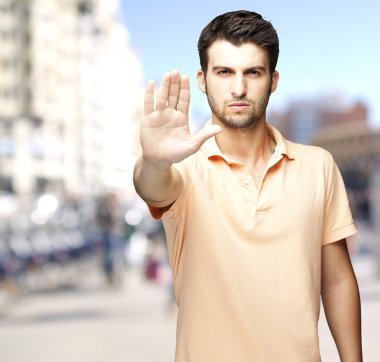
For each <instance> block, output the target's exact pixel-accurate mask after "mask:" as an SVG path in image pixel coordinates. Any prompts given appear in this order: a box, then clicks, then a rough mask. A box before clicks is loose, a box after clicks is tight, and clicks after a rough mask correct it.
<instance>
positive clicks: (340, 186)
mask: <svg viewBox="0 0 380 362" xmlns="http://www.w3.org/2000/svg"><path fill="white" fill-rule="evenodd" d="M327 167H328V172H327V183H326V197H325V213H324V230H323V240H322V244H329V243H333V242H335V241H339V240H341V239H344V238H346V237H348V236H351V235H353V234H355V233H356V232H357V229H356V226H355V224H354V220H353V218H352V214H351V210H350V206H349V202H348V198H347V193H346V188H345V186H344V182H343V178H342V175H341V173H340V171H339V169H338V166H337V165H336V163H335V162H334V160H333V158H332V157H331V155H330V162H329V164H328V166H327Z"/></svg>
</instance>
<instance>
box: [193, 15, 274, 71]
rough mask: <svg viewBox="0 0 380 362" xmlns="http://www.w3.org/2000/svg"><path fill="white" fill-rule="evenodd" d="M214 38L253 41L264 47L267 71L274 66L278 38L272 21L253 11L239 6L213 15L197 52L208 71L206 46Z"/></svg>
mask: <svg viewBox="0 0 380 362" xmlns="http://www.w3.org/2000/svg"><path fill="white" fill-rule="evenodd" d="M216 40H227V41H229V42H230V43H232V44H234V45H237V46H239V45H242V44H243V43H250V42H251V43H255V44H256V45H258V46H259V47H261V48H263V49H265V50H266V52H267V54H268V59H269V67H270V72H271V73H273V72H274V71H275V69H276V65H277V59H278V53H279V41H278V36H277V33H276V30H275V29H274V28H273V25H272V24H271V23H270V22H269V21H267V20H264V19H263V17H262V16H261V15H260V14H257V13H255V12H251V11H246V10H239V11H232V12H228V13H224V14H222V15H219V16H217V17H216V18H215V19H213V20H212V21H211V22H210V23H209V24H208V25H207V26H206V27H205V28H204V29H203V30H202V32H201V35H200V36H199V41H198V52H199V59H200V62H201V67H202V70H203V72H204V73H206V72H207V64H208V49H209V48H210V46H211V45H212V43H214V42H215V41H216Z"/></svg>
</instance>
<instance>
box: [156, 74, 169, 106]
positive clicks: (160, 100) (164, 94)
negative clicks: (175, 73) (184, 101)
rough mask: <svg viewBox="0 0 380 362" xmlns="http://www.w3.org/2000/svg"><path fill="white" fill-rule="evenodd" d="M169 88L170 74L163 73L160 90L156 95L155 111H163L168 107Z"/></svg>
mask: <svg viewBox="0 0 380 362" xmlns="http://www.w3.org/2000/svg"><path fill="white" fill-rule="evenodd" d="M169 88H170V73H167V72H166V73H164V75H163V76H162V79H161V83H160V88H159V90H158V95H157V110H158V111H163V110H164V109H165V108H166V106H167V105H168V97H169Z"/></svg>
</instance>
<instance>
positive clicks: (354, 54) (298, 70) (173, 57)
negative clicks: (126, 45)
mask: <svg viewBox="0 0 380 362" xmlns="http://www.w3.org/2000/svg"><path fill="white" fill-rule="evenodd" d="M239 9H247V10H251V11H255V12H258V13H260V14H261V15H262V16H263V17H264V18H265V19H266V20H269V21H271V22H272V24H273V26H274V27H275V29H276V30H277V33H278V35H279V39H280V56H279V61H278V64H277V70H278V71H279V73H280V82H279V85H278V88H277V90H276V92H275V93H274V94H272V96H271V100H270V110H274V111H281V110H282V109H284V108H286V105H287V104H288V103H289V102H291V101H292V100H295V99H298V98H303V99H305V98H306V99H310V98H315V97H318V99H319V97H320V96H323V98H322V99H334V101H336V98H335V96H337V95H339V96H340V97H341V98H342V99H345V100H346V101H348V102H351V101H356V100H358V101H364V102H365V103H366V104H367V105H368V108H369V121H370V124H371V125H372V126H374V127H376V128H380V95H379V91H378V89H379V85H380V69H379V68H380V40H379V38H378V37H379V35H380V21H379V14H380V1H378V0H361V1H360V2H359V1H350V0H346V1H344V0H319V1H310V0H309V1H299V0H287V1H285V0H282V1H281V0H277V1H276V0H265V1H264V0H261V1H252V0H251V1H248V0H235V1H231V0H230V1H226V0H218V1H215V0H214V1H200V0H192V1H182V2H180V1H174V0H170V1H169V0H161V1H152V0H139V1H132V0H122V18H123V21H124V23H125V25H126V26H127V29H128V31H129V35H130V45H131V47H132V48H133V50H134V51H135V52H136V53H137V55H138V57H139V59H140V60H141V62H142V65H143V73H144V81H146V80H147V79H150V78H152V79H154V80H155V81H156V82H157V83H158V82H159V81H160V79H161V76H162V73H164V72H165V71H170V70H172V69H179V70H180V72H181V73H184V74H187V75H188V76H189V78H190V84H191V108H190V109H191V112H192V113H193V114H199V115H209V113H210V112H209V108H208V104H207V99H206V96H205V95H204V94H202V93H201V92H200V91H199V90H198V87H197V82H196V72H197V70H198V69H199V58H198V53H197V41H198V37H199V34H200V32H201V30H202V29H203V28H204V27H205V26H206V25H207V24H208V23H209V22H210V21H211V20H212V19H213V18H214V17H216V16H217V15H219V14H222V13H224V12H226V11H233V10H239ZM321 101H323V100H321Z"/></svg>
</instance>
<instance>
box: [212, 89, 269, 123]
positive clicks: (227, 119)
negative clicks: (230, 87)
mask: <svg viewBox="0 0 380 362" xmlns="http://www.w3.org/2000/svg"><path fill="white" fill-rule="evenodd" d="M206 95H207V100H208V104H209V106H210V108H211V112H212V113H213V114H214V115H215V116H216V117H217V118H218V119H219V120H220V121H221V122H222V123H223V124H224V125H225V126H226V127H229V128H233V129H240V130H242V129H246V128H255V127H256V126H257V125H258V124H259V123H260V121H261V120H262V119H264V118H265V112H266V109H267V106H268V102H269V97H270V95H271V86H269V89H268V91H267V92H266V94H265V95H264V96H263V97H262V98H261V99H260V101H259V103H258V105H257V106H256V103H255V102H254V101H253V100H252V99H249V98H244V97H242V98H231V99H229V100H227V101H224V103H223V107H222V109H221V110H220V109H219V108H218V106H217V102H216V100H215V98H214V97H213V96H212V94H210V92H208V91H207V84H206ZM232 102H245V103H249V104H250V105H251V107H252V109H251V111H250V112H249V113H245V112H238V113H236V115H235V116H232V115H231V116H229V115H227V112H226V109H228V105H229V104H230V103H232Z"/></svg>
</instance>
